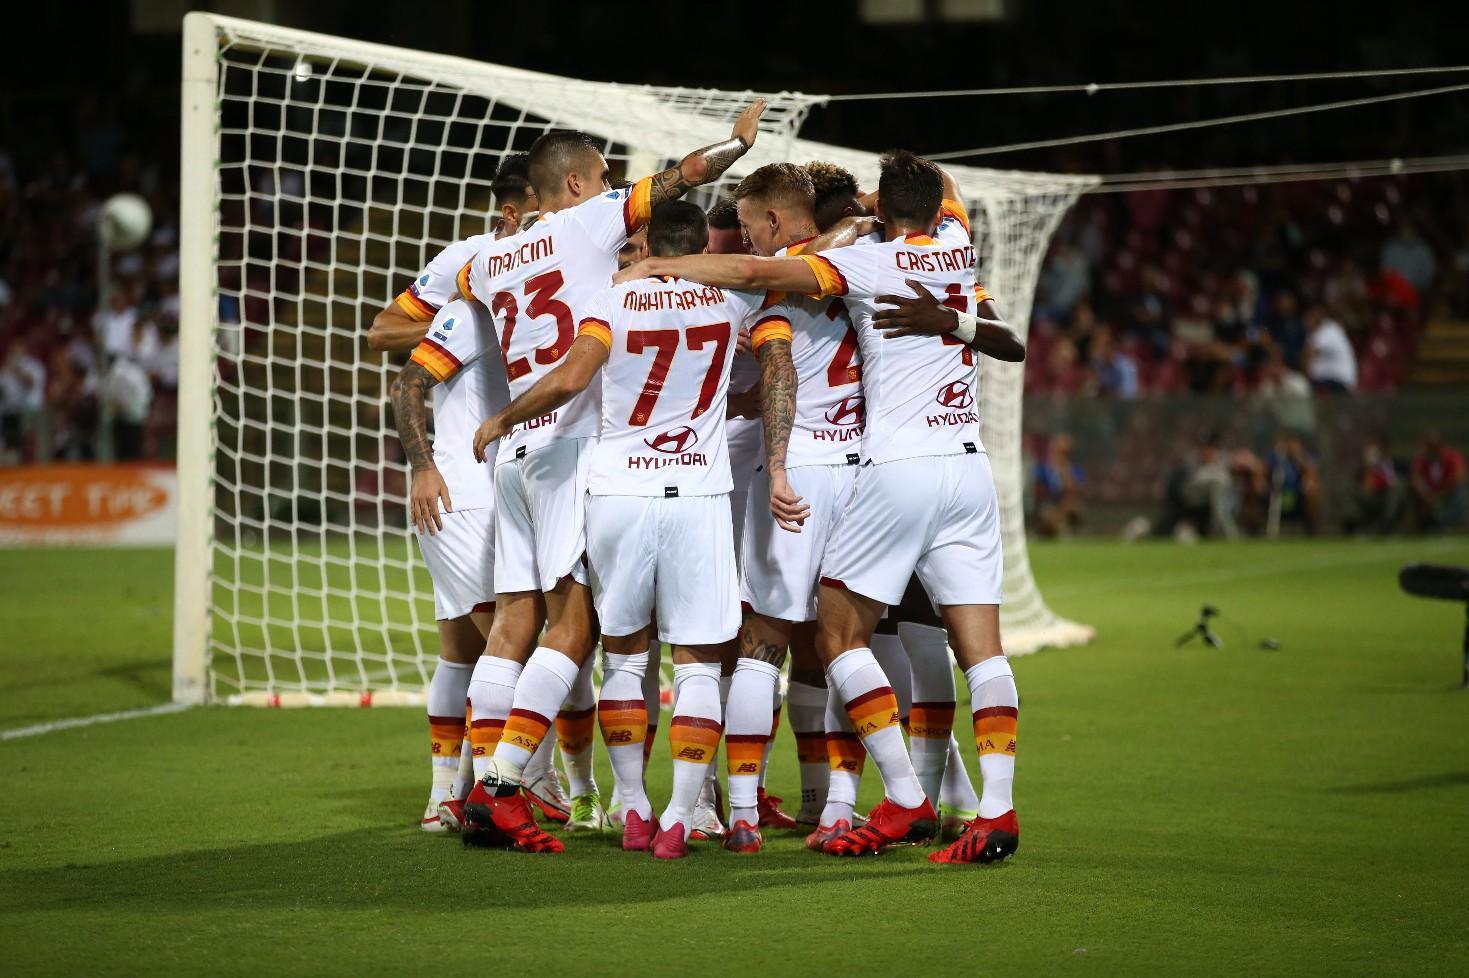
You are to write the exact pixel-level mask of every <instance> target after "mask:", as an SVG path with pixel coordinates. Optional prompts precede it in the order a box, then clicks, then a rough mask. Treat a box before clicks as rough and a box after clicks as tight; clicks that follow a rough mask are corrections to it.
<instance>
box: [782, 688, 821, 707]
mask: <svg viewBox="0 0 1469 978" xmlns="http://www.w3.org/2000/svg"><path fill="white" fill-rule="evenodd" d="M826 697H827V691H826V687H825V686H812V685H810V684H809V683H790V684H789V685H787V686H786V702H787V703H789V704H790V705H791V706H812V707H815V706H821V707H824V706H826Z"/></svg>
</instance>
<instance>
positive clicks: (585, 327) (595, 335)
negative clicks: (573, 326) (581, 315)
mask: <svg viewBox="0 0 1469 978" xmlns="http://www.w3.org/2000/svg"><path fill="white" fill-rule="evenodd" d="M576 335H577V336H590V337H591V338H592V339H594V340H596V341H597V342H598V343H601V344H602V345H603V346H605V347H606V348H607V352H608V353H611V352H612V327H611V326H608V325H607V324H606V323H605V322H603V321H602V320H600V319H583V320H582V321H581V329H580V330H579V331H578V332H577V334H576Z"/></svg>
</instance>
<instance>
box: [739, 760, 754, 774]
mask: <svg viewBox="0 0 1469 978" xmlns="http://www.w3.org/2000/svg"><path fill="white" fill-rule="evenodd" d="M759 770H760V765H758V764H751V763H750V762H748V761H746V762H745V763H744V764H741V765H740V766H739V767H738V768H737V769H736V770H735V774H754V773H756V772H757V771H759Z"/></svg>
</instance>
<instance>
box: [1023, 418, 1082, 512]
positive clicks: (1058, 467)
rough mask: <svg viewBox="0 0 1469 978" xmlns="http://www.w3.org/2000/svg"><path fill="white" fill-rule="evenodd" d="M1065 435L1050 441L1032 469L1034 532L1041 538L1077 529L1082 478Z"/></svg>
mask: <svg viewBox="0 0 1469 978" xmlns="http://www.w3.org/2000/svg"><path fill="white" fill-rule="evenodd" d="M1072 448H1073V444H1072V441H1071V436H1070V435H1068V434H1064V433H1063V434H1057V435H1053V436H1052V437H1051V443H1050V445H1049V446H1047V449H1046V455H1045V458H1043V459H1041V460H1040V461H1038V462H1037V463H1036V466H1035V516H1036V529H1037V530H1038V531H1039V533H1040V535H1041V536H1043V537H1057V536H1067V535H1069V534H1070V533H1071V532H1072V531H1073V530H1075V529H1076V528H1077V527H1078V526H1080V525H1081V489H1082V486H1084V485H1085V484H1086V475H1085V473H1083V472H1082V469H1081V466H1080V465H1078V464H1076V462H1075V461H1074V460H1073V459H1072V457H1071V451H1072Z"/></svg>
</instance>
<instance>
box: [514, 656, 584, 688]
mask: <svg viewBox="0 0 1469 978" xmlns="http://www.w3.org/2000/svg"><path fill="white" fill-rule="evenodd" d="M531 664H535V665H538V666H540V667H541V668H542V669H545V670H546V671H547V672H549V673H551V674H552V675H553V676H555V677H556V678H557V679H559V680H561V682H562V683H563V684H565V686H566V691H567V692H568V693H569V692H571V687H572V686H574V685H576V677H577V676H579V675H581V666H579V665H577V664H576V663H575V662H572V661H571V657H570V656H568V655H567V654H566V653H565V652H562V651H560V650H558V649H549V648H547V647H546V646H544V645H542V646H540V647H539V648H537V649H536V650H535V652H533V653H531V657H530V661H529V662H527V663H526V665H527V666H529V665H531Z"/></svg>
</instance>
